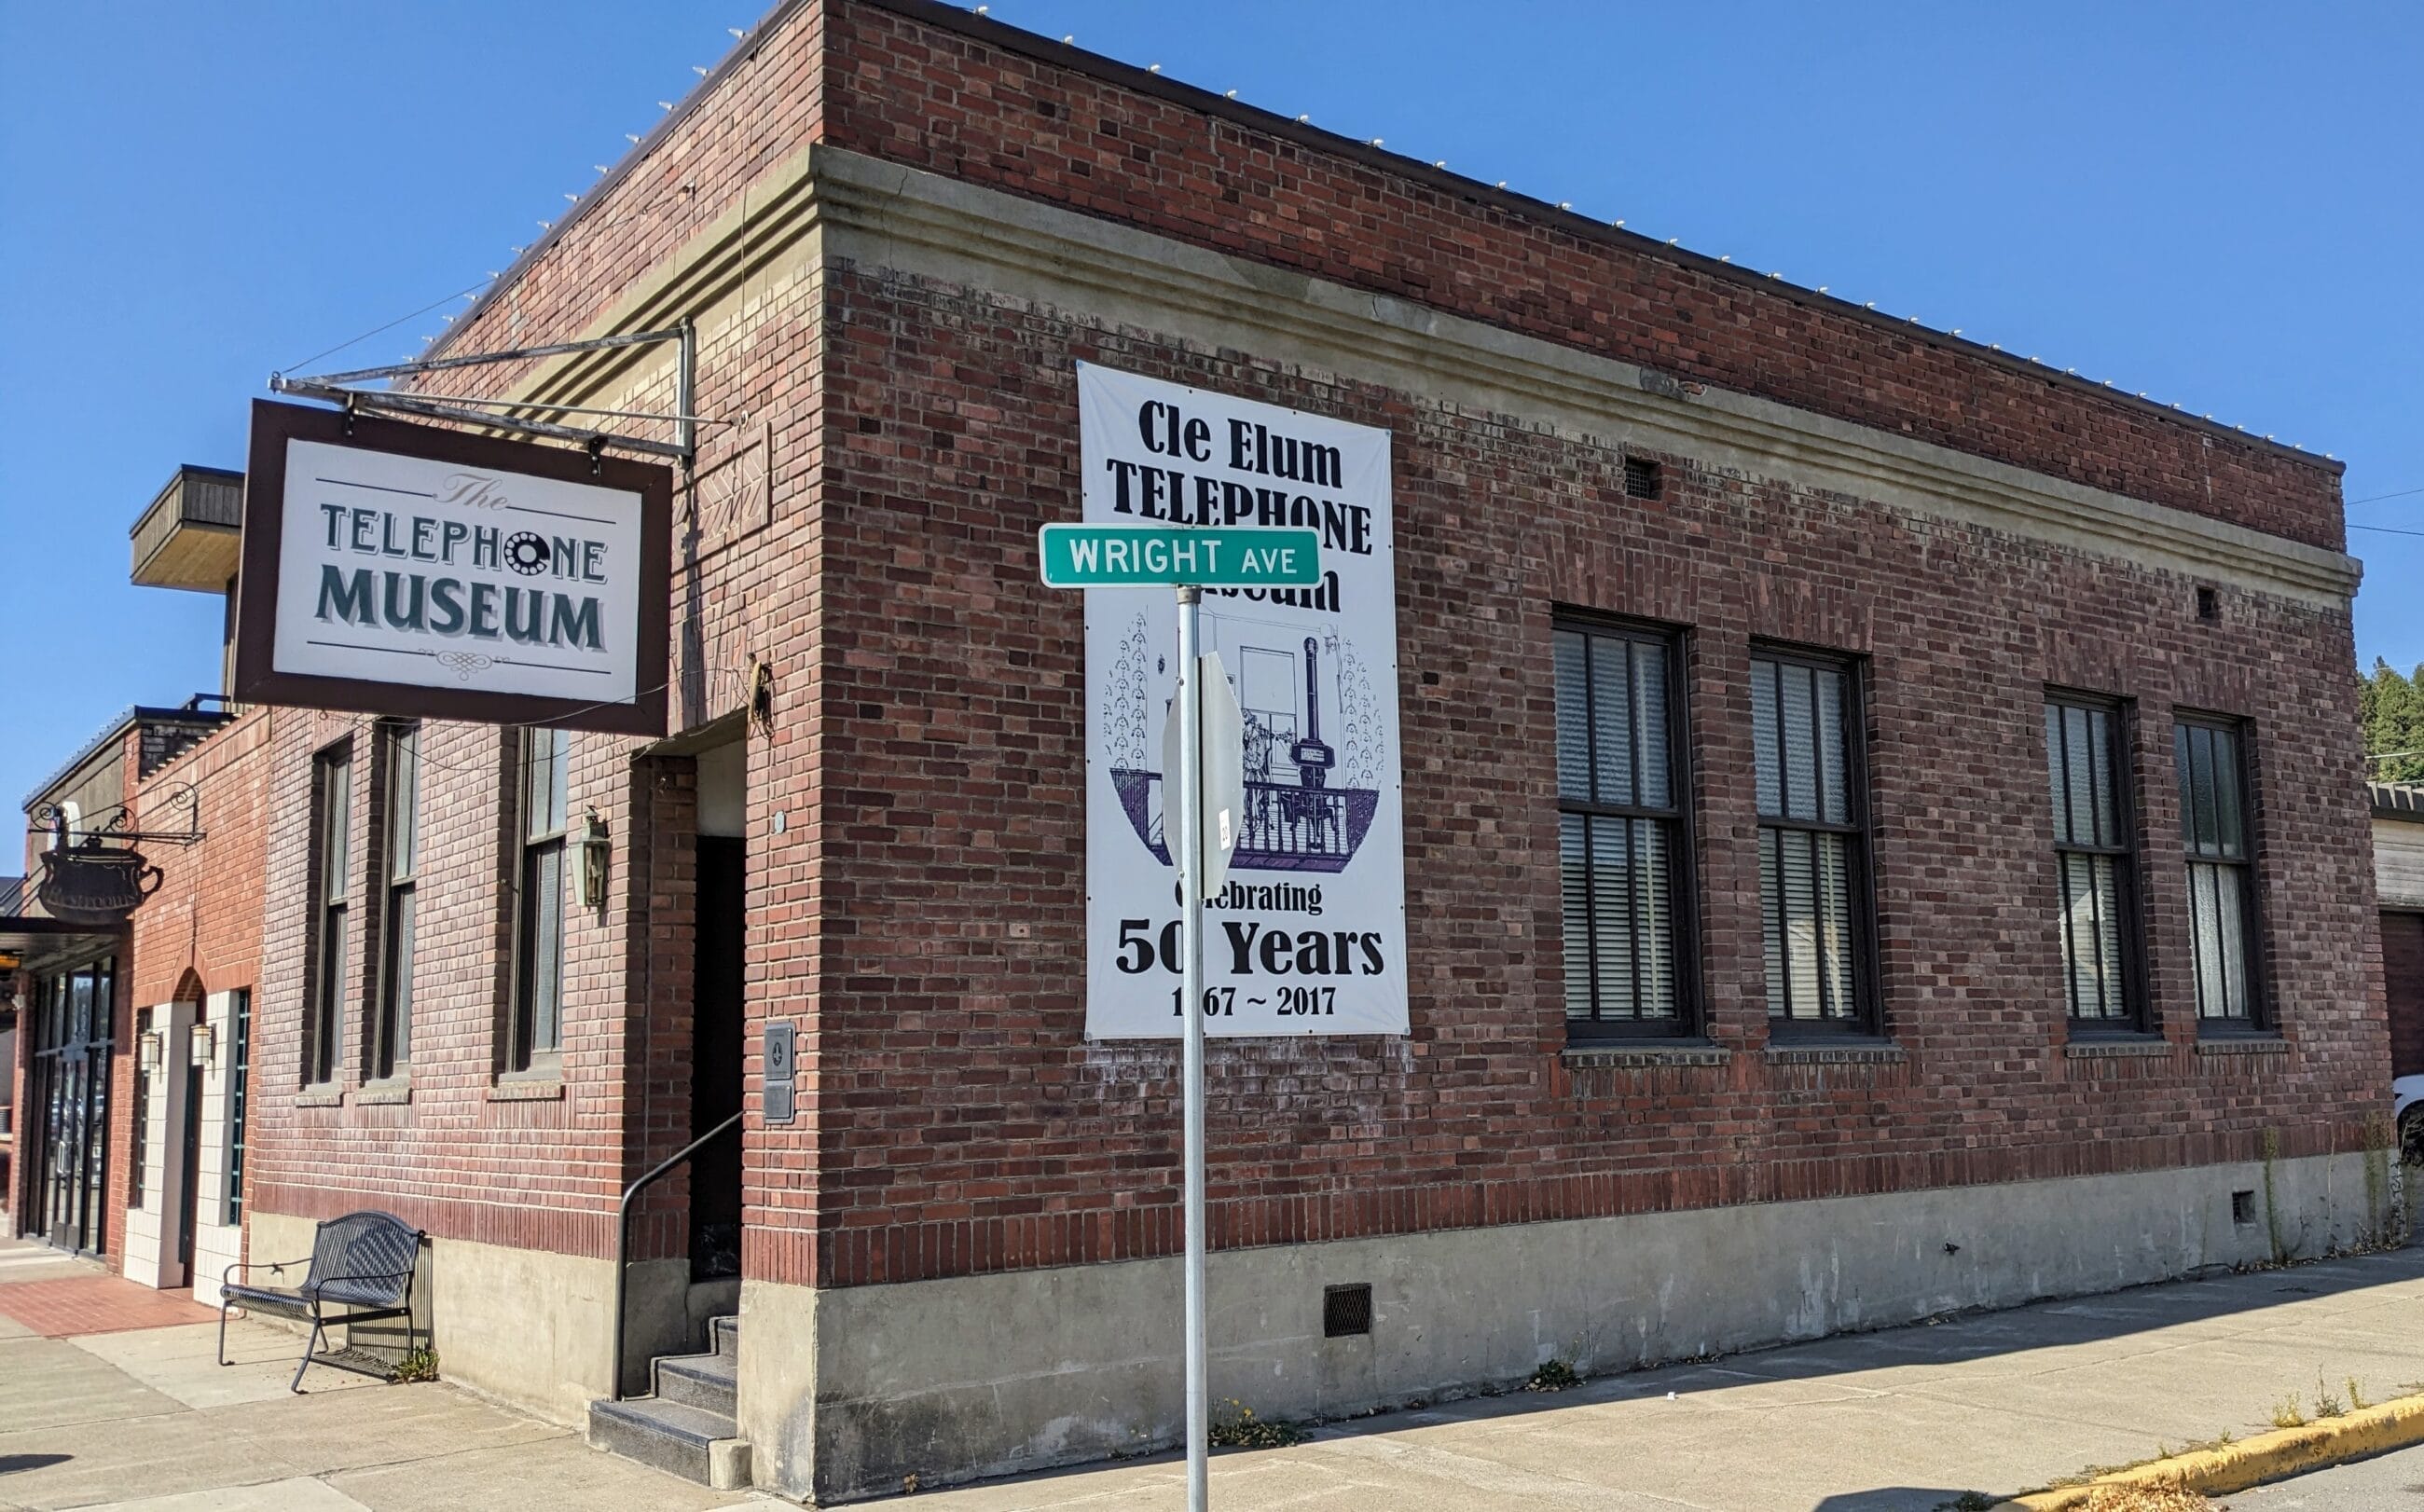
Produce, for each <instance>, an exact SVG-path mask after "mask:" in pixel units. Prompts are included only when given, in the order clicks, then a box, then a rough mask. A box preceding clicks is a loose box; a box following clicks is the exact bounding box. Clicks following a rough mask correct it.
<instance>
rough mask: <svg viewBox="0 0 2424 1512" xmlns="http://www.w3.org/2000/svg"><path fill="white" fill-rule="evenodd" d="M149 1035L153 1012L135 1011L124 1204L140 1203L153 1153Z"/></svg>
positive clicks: (144, 1009)
mask: <svg viewBox="0 0 2424 1512" xmlns="http://www.w3.org/2000/svg"><path fill="white" fill-rule="evenodd" d="M150 1037H151V1010H150V1009H148V1008H138V1009H136V1011H135V1108H134V1111H133V1112H132V1113H131V1114H130V1115H129V1116H128V1118H127V1121H126V1206H127V1208H128V1210H129V1211H132V1210H134V1209H137V1208H140V1207H141V1206H142V1205H143V1195H144V1191H145V1186H146V1184H145V1182H144V1180H143V1168H144V1166H145V1165H146V1164H147V1163H148V1161H149V1157H150V1155H151V1083H152V1080H153V1077H154V1074H155V1073H154V1072H153V1071H152V1070H151V1069H148V1068H146V1067H145V1066H144V1064H143V1042H144V1041H145V1040H147V1039H149V1038H150Z"/></svg>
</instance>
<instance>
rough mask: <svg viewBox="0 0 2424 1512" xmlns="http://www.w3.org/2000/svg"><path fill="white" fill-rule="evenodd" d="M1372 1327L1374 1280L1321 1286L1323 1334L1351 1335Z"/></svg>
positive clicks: (1332, 1336) (1325, 1336)
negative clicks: (1348, 1284) (1350, 1284)
mask: <svg viewBox="0 0 2424 1512" xmlns="http://www.w3.org/2000/svg"><path fill="white" fill-rule="evenodd" d="M1371 1331H1372V1283H1371V1282H1369V1281H1358V1282H1357V1283H1356V1284H1354V1285H1352V1286H1325V1287H1323V1288H1322V1289H1321V1336H1322V1337H1323V1338H1325V1339H1348V1338H1352V1337H1354V1336H1355V1335H1356V1334H1359V1333H1369V1332H1371Z"/></svg>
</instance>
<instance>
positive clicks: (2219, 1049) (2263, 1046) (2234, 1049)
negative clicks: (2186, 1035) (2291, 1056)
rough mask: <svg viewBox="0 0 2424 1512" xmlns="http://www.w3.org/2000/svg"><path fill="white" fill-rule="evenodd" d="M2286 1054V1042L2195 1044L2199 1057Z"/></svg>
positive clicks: (2287, 1049) (2204, 1042)
mask: <svg viewBox="0 0 2424 1512" xmlns="http://www.w3.org/2000/svg"><path fill="white" fill-rule="evenodd" d="M2288 1053H2289V1042H2288V1041H2287V1040H2272V1039H2244V1040H2241V1039H2231V1040H2199V1041H2198V1042H2197V1054H2199V1055H2201V1056H2286V1055H2288Z"/></svg>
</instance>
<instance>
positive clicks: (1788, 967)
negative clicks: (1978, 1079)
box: [1750, 651, 1875, 1033]
mask: <svg viewBox="0 0 2424 1512" xmlns="http://www.w3.org/2000/svg"><path fill="white" fill-rule="evenodd" d="M1750 694H1751V697H1750V703H1751V734H1752V739H1753V740H1754V741H1755V742H1756V743H1757V745H1758V747H1759V751H1758V774H1757V775H1758V800H1759V886H1760V906H1761V913H1762V917H1763V925H1764V928H1763V932H1764V933H1765V935H1766V947H1767V948H1766V953H1767V1011H1768V1016H1769V1018H1770V1020H1771V1021H1772V1023H1773V1025H1774V1026H1775V1027H1776V1029H1777V1030H1778V1032H1780V1033H1827V1032H1833V1033H1868V1032H1873V1031H1874V1025H1875V1015H1874V1012H1873V1011H1871V1008H1870V997H1871V992H1870V981H1869V967H1868V963H1867V955H1868V951H1867V944H1866V939H1867V923H1866V919H1867V908H1868V859H1869V858H1868V831H1867V825H1866V814H1865V807H1866V804H1865V792H1864V788H1865V781H1864V778H1863V776H1862V772H1861V766H1860V753H1859V740H1858V732H1859V728H1860V712H1859V684H1858V679H1857V677H1856V676H1855V672H1854V668H1853V665H1852V663H1850V662H1848V661H1842V660H1841V659H1838V658H1821V657H1816V656H1803V655H1798V654H1794V653H1788V652H1780V651H1762V652H1760V653H1759V654H1757V655H1755V656H1753V657H1752V659H1751V663H1750Z"/></svg>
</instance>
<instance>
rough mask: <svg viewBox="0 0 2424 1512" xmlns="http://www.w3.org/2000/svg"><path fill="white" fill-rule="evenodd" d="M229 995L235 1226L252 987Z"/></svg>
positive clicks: (231, 1223)
mask: <svg viewBox="0 0 2424 1512" xmlns="http://www.w3.org/2000/svg"><path fill="white" fill-rule="evenodd" d="M229 998H230V999H231V1001H230V1003H229V1008H230V1010H231V1011H230V1013H229V1015H228V1019H229V1024H230V1027H229V1030H228V1039H229V1044H228V1048H227V1055H228V1084H227V1099H228V1112H227V1222H228V1227H229V1228H234V1227H235V1226H236V1225H237V1224H239V1223H242V1222H243V1221H244V1122H245V1110H246V1105H247V1103H248V1102H249V1101H250V1095H251V1090H250V1078H251V1075H252V989H251V988H249V987H239V988H237V989H236V990H235V991H234V992H232V993H231V994H229Z"/></svg>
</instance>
